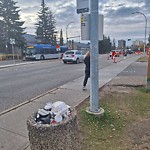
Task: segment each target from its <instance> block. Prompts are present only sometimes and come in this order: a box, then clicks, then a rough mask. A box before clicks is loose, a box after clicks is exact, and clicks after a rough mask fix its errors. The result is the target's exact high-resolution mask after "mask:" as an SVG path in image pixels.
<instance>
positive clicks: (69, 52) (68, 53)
mask: <svg viewBox="0 0 150 150" xmlns="http://www.w3.org/2000/svg"><path fill="white" fill-rule="evenodd" d="M65 54H67V55H70V54H74V52H72V51H68V52H66V53H65Z"/></svg>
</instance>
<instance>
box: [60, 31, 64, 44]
mask: <svg viewBox="0 0 150 150" xmlns="http://www.w3.org/2000/svg"><path fill="white" fill-rule="evenodd" d="M63 43H64V40H63V32H62V29H61V31H60V46H63V45H64V44H63Z"/></svg>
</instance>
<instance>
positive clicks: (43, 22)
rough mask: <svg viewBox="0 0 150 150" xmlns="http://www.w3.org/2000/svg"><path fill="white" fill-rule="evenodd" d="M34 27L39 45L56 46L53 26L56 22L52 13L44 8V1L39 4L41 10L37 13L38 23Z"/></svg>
mask: <svg viewBox="0 0 150 150" xmlns="http://www.w3.org/2000/svg"><path fill="white" fill-rule="evenodd" d="M35 25H36V36H37V37H36V38H37V40H38V41H39V43H43V44H52V45H55V44H56V36H55V33H56V32H55V25H56V21H55V18H54V16H53V13H52V12H51V11H50V9H49V8H48V7H47V6H46V4H45V2H44V0H42V3H41V9H40V11H39V12H38V22H37V23H36V24H35Z"/></svg>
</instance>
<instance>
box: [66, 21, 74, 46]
mask: <svg viewBox="0 0 150 150" xmlns="http://www.w3.org/2000/svg"><path fill="white" fill-rule="evenodd" d="M71 23H74V22H73V21H72V22H69V23H68V24H67V26H66V43H67V46H68V32H67V29H68V26H69V25H70V24H71Z"/></svg>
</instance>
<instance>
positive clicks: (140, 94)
mask: <svg viewBox="0 0 150 150" xmlns="http://www.w3.org/2000/svg"><path fill="white" fill-rule="evenodd" d="M149 101H150V92H149V93H146V92H144V90H143V89H136V92H135V93H132V94H123V93H120V95H118V94H117V96H116V93H110V94H107V95H105V96H104V97H102V99H101V107H102V108H104V110H105V113H104V116H103V117H102V118H98V117H97V116H94V115H91V114H88V113H86V111H85V110H86V107H87V106H89V102H85V103H84V104H83V106H82V107H81V108H80V109H79V110H78V112H79V115H80V121H79V125H80V127H81V130H82V133H83V136H84V138H83V143H82V150H105V149H108V150H124V149H125V146H126V143H125V140H126V139H125V136H124V135H126V134H125V132H126V126H128V125H130V123H132V122H133V121H135V120H136V119H138V117H142V118H148V117H150V112H149V108H150V103H149Z"/></svg>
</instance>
